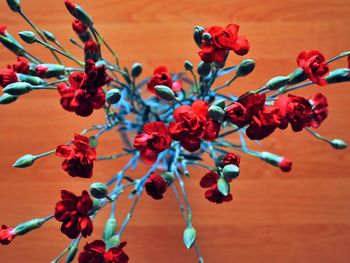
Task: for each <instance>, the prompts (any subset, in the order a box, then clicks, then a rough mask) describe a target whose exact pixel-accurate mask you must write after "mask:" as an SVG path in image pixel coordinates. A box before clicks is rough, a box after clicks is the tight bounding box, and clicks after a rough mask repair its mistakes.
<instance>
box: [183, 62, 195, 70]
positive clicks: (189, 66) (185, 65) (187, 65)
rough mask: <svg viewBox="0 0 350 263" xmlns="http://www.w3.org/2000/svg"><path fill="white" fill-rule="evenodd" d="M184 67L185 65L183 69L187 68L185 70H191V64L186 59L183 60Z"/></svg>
mask: <svg viewBox="0 0 350 263" xmlns="http://www.w3.org/2000/svg"><path fill="white" fill-rule="evenodd" d="M184 67H185V70H187V71H192V70H193V64H192V63H191V62H190V61H188V60H186V61H185V64H184Z"/></svg>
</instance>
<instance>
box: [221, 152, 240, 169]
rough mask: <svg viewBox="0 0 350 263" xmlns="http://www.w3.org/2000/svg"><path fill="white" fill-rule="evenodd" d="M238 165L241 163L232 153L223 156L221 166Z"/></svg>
mask: <svg viewBox="0 0 350 263" xmlns="http://www.w3.org/2000/svg"><path fill="white" fill-rule="evenodd" d="M240 163H241V158H240V157H239V156H238V155H236V154H234V153H227V154H226V155H225V156H224V159H223V160H222V164H223V166H225V165H228V164H234V165H236V166H238V167H239V164H240Z"/></svg>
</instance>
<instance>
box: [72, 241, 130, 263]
mask: <svg viewBox="0 0 350 263" xmlns="http://www.w3.org/2000/svg"><path fill="white" fill-rule="evenodd" d="M125 245H126V242H121V243H120V244H119V245H118V246H117V247H112V248H110V249H109V250H107V251H106V244H105V242H104V241H102V240H95V241H93V242H91V243H87V244H86V245H85V246H84V250H83V251H82V252H81V253H80V255H79V258H78V261H79V263H127V262H128V261H129V257H128V255H127V254H125V252H124V251H123V247H125Z"/></svg>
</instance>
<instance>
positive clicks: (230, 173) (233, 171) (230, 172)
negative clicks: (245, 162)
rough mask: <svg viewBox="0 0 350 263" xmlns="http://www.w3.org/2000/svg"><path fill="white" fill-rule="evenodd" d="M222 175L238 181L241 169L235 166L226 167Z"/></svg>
mask: <svg viewBox="0 0 350 263" xmlns="http://www.w3.org/2000/svg"><path fill="white" fill-rule="evenodd" d="M222 174H223V176H224V177H225V178H227V179H236V178H237V177H238V176H239V167H238V166H236V165H234V164H228V165H225V166H224V168H223V169H222Z"/></svg>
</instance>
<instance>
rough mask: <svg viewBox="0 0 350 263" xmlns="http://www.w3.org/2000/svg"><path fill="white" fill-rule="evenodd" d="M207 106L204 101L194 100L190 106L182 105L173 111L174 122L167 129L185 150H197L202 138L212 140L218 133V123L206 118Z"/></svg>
mask: <svg viewBox="0 0 350 263" xmlns="http://www.w3.org/2000/svg"><path fill="white" fill-rule="evenodd" d="M208 108H209V104H208V103H207V102H206V101H203V100H196V101H195V102H193V104H192V106H189V105H182V106H180V107H178V108H177V109H176V110H175V111H174V119H175V122H171V123H170V125H169V129H170V132H171V135H172V137H173V139H174V140H176V141H180V144H181V146H182V147H184V148H185V149H186V150H187V151H190V152H194V151H197V150H198V149H199V148H200V145H201V140H202V139H204V140H206V141H212V140H214V139H215V138H217V136H218V134H219V131H220V123H219V122H217V121H215V120H213V119H211V118H208V116H207V113H208Z"/></svg>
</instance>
